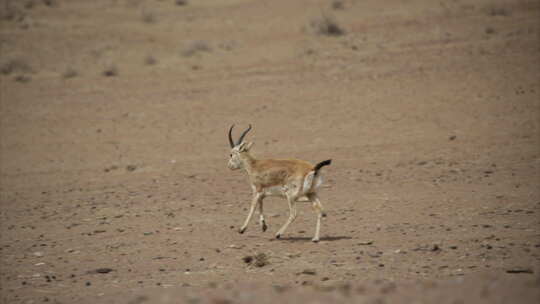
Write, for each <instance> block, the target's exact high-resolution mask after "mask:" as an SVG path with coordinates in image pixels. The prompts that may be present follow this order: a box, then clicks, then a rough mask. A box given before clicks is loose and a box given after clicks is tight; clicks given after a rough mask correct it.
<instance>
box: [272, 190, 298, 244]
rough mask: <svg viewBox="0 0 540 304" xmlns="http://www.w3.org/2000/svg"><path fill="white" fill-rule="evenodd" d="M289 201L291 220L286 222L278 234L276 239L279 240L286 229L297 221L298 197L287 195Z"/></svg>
mask: <svg viewBox="0 0 540 304" xmlns="http://www.w3.org/2000/svg"><path fill="white" fill-rule="evenodd" d="M287 201H288V202H289V218H288V219H287V221H286V222H285V224H284V225H283V226H282V227H281V228H280V229H279V231H278V232H277V233H276V238H277V239H279V238H280V237H281V235H282V234H283V232H285V229H287V227H288V226H289V225H290V224H291V223H292V222H293V221H294V220H295V219H296V197H294V196H292V195H290V194H287Z"/></svg>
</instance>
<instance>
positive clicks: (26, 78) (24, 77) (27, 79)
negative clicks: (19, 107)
mask: <svg viewBox="0 0 540 304" xmlns="http://www.w3.org/2000/svg"><path fill="white" fill-rule="evenodd" d="M14 79H15V81H16V82H20V83H27V82H30V80H32V78H30V76H28V75H17V76H15V78H14Z"/></svg>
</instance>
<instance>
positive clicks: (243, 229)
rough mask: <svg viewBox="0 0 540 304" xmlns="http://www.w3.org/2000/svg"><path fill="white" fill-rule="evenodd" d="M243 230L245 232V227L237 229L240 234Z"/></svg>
mask: <svg viewBox="0 0 540 304" xmlns="http://www.w3.org/2000/svg"><path fill="white" fill-rule="evenodd" d="M244 232H246V228H240V229H239V230H238V233H240V234H243V233H244Z"/></svg>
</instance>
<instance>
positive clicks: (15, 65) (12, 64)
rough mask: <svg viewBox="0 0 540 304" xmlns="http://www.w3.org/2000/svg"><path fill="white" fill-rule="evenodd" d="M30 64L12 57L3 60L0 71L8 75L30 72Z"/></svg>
mask: <svg viewBox="0 0 540 304" xmlns="http://www.w3.org/2000/svg"><path fill="white" fill-rule="evenodd" d="M31 72H32V68H31V67H30V65H29V64H28V63H27V62H26V61H24V60H23V59H21V58H14V59H10V60H8V61H6V62H4V63H3V64H2V65H1V66H0V73H2V74H3V75H10V74H13V73H31Z"/></svg>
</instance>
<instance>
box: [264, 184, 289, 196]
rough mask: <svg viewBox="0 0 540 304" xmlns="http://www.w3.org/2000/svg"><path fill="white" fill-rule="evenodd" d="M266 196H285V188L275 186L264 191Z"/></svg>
mask: <svg viewBox="0 0 540 304" xmlns="http://www.w3.org/2000/svg"><path fill="white" fill-rule="evenodd" d="M264 195H265V196H285V188H284V187H283V186H274V187H268V188H266V189H264Z"/></svg>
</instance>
